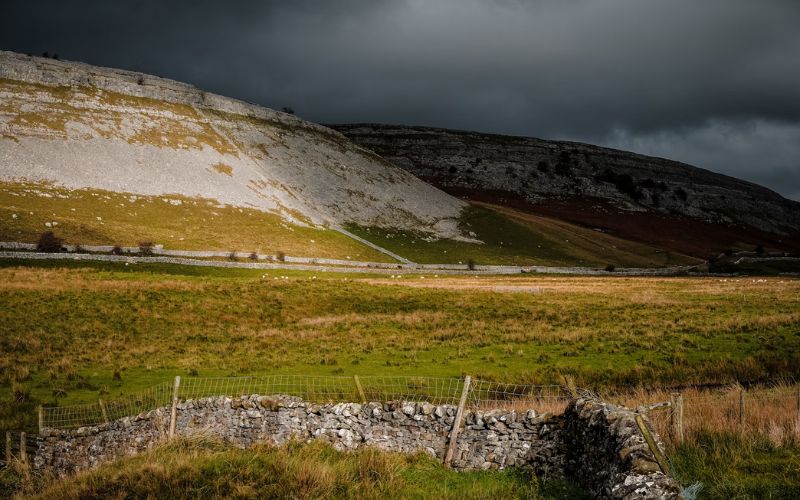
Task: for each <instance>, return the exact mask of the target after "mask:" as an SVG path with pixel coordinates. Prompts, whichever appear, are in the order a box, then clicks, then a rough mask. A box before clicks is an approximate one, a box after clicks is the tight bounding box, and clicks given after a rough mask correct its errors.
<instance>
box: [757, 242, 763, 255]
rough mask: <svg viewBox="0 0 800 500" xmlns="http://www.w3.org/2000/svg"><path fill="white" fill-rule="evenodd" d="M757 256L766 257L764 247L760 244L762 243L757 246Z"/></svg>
mask: <svg viewBox="0 0 800 500" xmlns="http://www.w3.org/2000/svg"><path fill="white" fill-rule="evenodd" d="M756 255H759V256H760V255H764V245H762V244H760V243H759V244H758V245H757V246H756Z"/></svg>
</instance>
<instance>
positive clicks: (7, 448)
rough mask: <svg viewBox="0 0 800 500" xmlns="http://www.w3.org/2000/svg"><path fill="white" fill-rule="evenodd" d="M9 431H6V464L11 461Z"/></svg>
mask: <svg viewBox="0 0 800 500" xmlns="http://www.w3.org/2000/svg"><path fill="white" fill-rule="evenodd" d="M12 458H13V457H12V455H11V431H6V463H7V464H10V463H11V459H12Z"/></svg>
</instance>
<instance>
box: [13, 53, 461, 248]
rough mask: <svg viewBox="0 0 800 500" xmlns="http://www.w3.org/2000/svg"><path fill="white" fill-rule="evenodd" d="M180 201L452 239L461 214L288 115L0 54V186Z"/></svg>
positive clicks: (133, 77) (183, 88)
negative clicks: (26, 184)
mask: <svg viewBox="0 0 800 500" xmlns="http://www.w3.org/2000/svg"><path fill="white" fill-rule="evenodd" d="M20 180H25V181H30V182H53V183H56V184H58V185H63V186H66V187H68V188H97V189H104V190H110V191H115V192H125V193H135V194H144V195H164V194H173V193H174V194H180V195H184V196H189V197H202V198H206V199H211V200H216V202H218V203H222V204H228V205H233V206H239V207H249V208H256V209H260V210H264V211H271V212H276V213H279V214H281V215H282V216H283V217H284V219H286V220H287V221H291V222H294V223H297V224H309V223H310V224H319V225H326V226H332V227H336V228H338V227H339V226H342V225H345V224H348V223H355V224H361V225H367V226H381V227H387V228H401V229H409V230H417V231H423V232H427V233H429V234H431V235H433V236H440V237H458V236H460V234H461V233H460V230H459V228H458V218H459V216H460V214H461V211H462V209H463V207H464V206H465V204H464V202H462V201H460V200H458V199H456V198H454V197H452V196H450V195H447V194H446V193H444V192H442V191H440V190H438V189H436V188H434V187H432V186H430V185H429V184H426V183H425V182H422V181H420V180H419V179H417V178H416V177H414V176H413V175H411V174H409V173H408V172H406V171H404V170H402V169H399V168H397V167H395V166H394V165H392V164H390V163H388V162H386V161H384V160H383V159H381V158H380V157H378V156H376V155H375V154H373V153H372V152H369V151H365V150H364V149H362V148H360V147H358V146H356V145H355V144H353V143H352V142H350V141H349V140H347V139H346V138H344V137H343V136H342V135H341V134H339V133H338V132H335V131H333V130H331V129H328V128H325V127H323V126H320V125H317V124H314V123H311V122H307V121H304V120H302V119H300V118H297V117H295V116H293V115H290V114H287V113H281V112H277V111H273V110H271V109H267V108H263V107H260V106H257V105H254V104H249V103H245V102H242V101H238V100H235V99H231V98H227V97H223V96H219V95H215V94H212V93H209V92H204V91H202V90H199V89H196V88H194V87H192V86H191V85H187V84H184V83H180V82H176V81H172V80H168V79H165V78H159V77H155V76H152V75H145V74H141V73H135V72H131V71H122V70H116V69H109V68H100V67H96V66H90V65H87V64H81V63H76V62H68V61H56V60H52V59H45V58H39V57H30V56H25V55H21V54H15V53H12V52H0V181H20Z"/></svg>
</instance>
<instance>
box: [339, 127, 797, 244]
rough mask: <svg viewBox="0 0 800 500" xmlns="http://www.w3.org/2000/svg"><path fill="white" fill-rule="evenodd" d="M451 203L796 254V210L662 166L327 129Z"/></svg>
mask: <svg viewBox="0 0 800 500" xmlns="http://www.w3.org/2000/svg"><path fill="white" fill-rule="evenodd" d="M332 127H333V128H335V129H336V130H339V131H340V132H342V133H343V134H345V135H346V136H347V137H348V138H349V139H351V140H352V141H354V142H355V143H357V144H360V145H361V146H363V147H365V148H369V149H371V150H373V151H375V152H376V153H378V154H379V155H381V156H382V157H384V158H386V159H387V160H389V161H391V162H393V163H394V164H395V165H397V166H398V167H401V168H403V169H405V170H407V171H409V172H411V173H413V174H414V175H416V176H418V177H420V178H422V179H425V180H427V181H428V182H431V183H432V184H433V185H435V186H437V187H439V188H441V189H443V190H445V191H447V192H448V193H451V194H453V195H456V196H460V197H462V198H465V199H468V200H472V201H484V202H489V203H493V204H496V205H504V206H508V207H516V208H518V209H521V210H524V211H527V212H529V213H531V214H536V215H549V216H551V217H555V218H558V219H561V220H565V221H570V222H573V223H578V224H581V225H584V226H586V227H590V228H602V229H605V230H609V231H613V232H614V234H616V235H617V236H619V237H622V238H625V239H633V240H636V241H642V242H645V243H649V244H651V245H656V246H659V247H662V248H669V249H672V250H674V251H678V252H682V253H685V254H689V255H694V256H698V257H703V258H707V257H709V256H713V255H717V254H719V253H720V252H722V251H723V250H726V249H727V248H743V249H752V248H753V247H754V246H755V245H757V244H763V245H764V246H768V247H770V248H774V249H776V250H788V251H794V252H797V251H800V203H798V202H796V201H793V200H787V199H785V198H783V197H782V196H780V195H779V194H777V193H775V192H773V191H771V190H769V189H767V188H764V187H762V186H759V185H756V184H753V183H750V182H746V181H743V180H740V179H736V178H733V177H729V176H726V175H721V174H717V173H715V172H711V171H708V170H704V169H702V168H697V167H694V166H691V165H687V164H685V163H680V162H676V161H672V160H668V159H664V158H655V157H651V156H645V155H640V154H636V153H632V152H628V151H620V150H615V149H609V148H604V147H600V146H594V145H591V144H582V143H577V142H567V141H554V140H545V139H537V138H531V137H514V136H506V135H496V134H485V133H480V132H469V131H460V130H449V129H439V128H429V127H408V126H400V125H379V124H349V125H332Z"/></svg>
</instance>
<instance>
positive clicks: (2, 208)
mask: <svg viewBox="0 0 800 500" xmlns="http://www.w3.org/2000/svg"><path fill="white" fill-rule="evenodd" d="M0 221H2V224H0V241H19V242H27V243H36V242H37V241H38V240H39V237H40V235H41V234H42V232H44V231H53V232H55V233H57V234H58V235H59V236H60V237H61V238H63V239H64V242H65V243H67V244H70V245H120V246H137V245H138V244H139V243H140V242H143V241H150V242H154V243H156V244H162V245H164V247H165V248H169V249H179V250H221V251H234V250H236V251H239V252H257V253H267V254H272V255H275V254H277V253H278V252H284V253H285V254H287V255H292V256H299V257H327V258H341V259H346V258H351V259H352V260H362V261H373V262H387V261H389V262H391V261H392V259H391V258H390V257H388V256H387V255H386V254H383V253H381V252H378V251H377V250H374V249H372V248H370V247H368V246H366V245H364V244H363V243H360V242H358V241H356V240H354V239H352V238H350V237H348V236H345V235H344V234H342V233H340V232H338V231H334V230H330V229H326V228H325V227H323V226H315V225H312V224H310V223H308V221H306V222H307V223H306V224H304V225H299V224H295V223H292V222H288V221H285V220H284V219H283V218H281V217H280V216H279V215H277V214H274V213H269V212H264V211H261V210H255V209H253V208H239V207H234V206H231V205H221V204H220V203H219V202H218V201H216V200H210V199H203V198H189V197H186V196H180V195H175V194H172V195H162V196H143V195H135V194H132V193H117V192H113V191H106V190H100V189H66V188H63V187H59V186H55V185H51V184H45V183H31V182H25V183H22V182H0Z"/></svg>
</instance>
